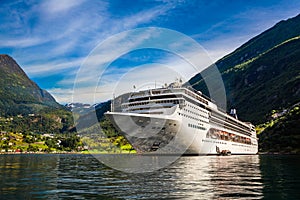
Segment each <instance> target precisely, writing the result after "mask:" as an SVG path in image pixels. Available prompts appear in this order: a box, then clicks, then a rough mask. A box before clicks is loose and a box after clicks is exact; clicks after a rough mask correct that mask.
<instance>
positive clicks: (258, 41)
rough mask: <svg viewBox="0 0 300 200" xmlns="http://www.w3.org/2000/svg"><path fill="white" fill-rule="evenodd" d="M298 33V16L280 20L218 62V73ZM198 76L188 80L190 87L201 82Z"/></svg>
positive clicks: (299, 27) (299, 22)
mask: <svg viewBox="0 0 300 200" xmlns="http://www.w3.org/2000/svg"><path fill="white" fill-rule="evenodd" d="M299 33H300V14H299V15H297V16H296V17H294V18H291V19H288V20H282V21H280V22H279V23H277V24H276V25H275V26H273V27H272V28H270V29H268V30H266V31H264V32H263V33H261V34H259V35H258V36H256V37H254V38H252V39H251V40H249V41H248V42H246V43H245V44H243V45H242V46H241V47H239V48H238V49H236V50H235V51H233V52H232V53H230V54H228V55H226V56H225V57H223V58H221V59H220V60H218V61H217V62H216V63H215V64H216V65H217V67H218V69H219V70H220V72H224V71H226V70H227V69H229V68H232V67H234V66H236V65H239V64H241V63H244V62H246V61H248V60H251V59H252V58H255V57H256V56H258V55H260V54H261V53H264V52H266V51H268V50H269V49H271V48H273V47H275V46H276V45H279V44H281V43H283V42H284V41H286V40H288V39H290V38H294V37H297V36H299ZM201 79H202V78H201V76H200V74H198V75H196V76H195V77H192V78H191V79H190V80H189V83H190V84H191V85H195V86H197V84H198V83H197V82H199V81H200V80H201Z"/></svg>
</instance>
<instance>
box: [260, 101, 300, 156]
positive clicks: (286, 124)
mask: <svg viewBox="0 0 300 200" xmlns="http://www.w3.org/2000/svg"><path fill="white" fill-rule="evenodd" d="M276 114H278V113H274V114H273V118H272V120H270V121H269V122H267V123H265V124H263V125H260V126H259V128H260V129H262V130H261V132H260V133H259V135H258V137H259V141H260V142H259V149H260V151H262V152H282V153H285V152H287V153H288V152H292V153H300V147H299V144H300V134H299V132H300V106H299V104H298V105H295V106H292V108H291V109H288V110H284V111H282V112H280V113H279V114H280V116H278V117H277V116H276Z"/></svg>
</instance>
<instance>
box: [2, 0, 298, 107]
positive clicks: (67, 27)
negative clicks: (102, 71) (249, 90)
mask: <svg viewBox="0 0 300 200" xmlns="http://www.w3.org/2000/svg"><path fill="white" fill-rule="evenodd" d="M0 5H1V6H0V17H1V23H0V54H9V55H11V56H12V57H13V58H14V59H15V60H16V61H17V62H18V63H19V65H20V66H21V67H22V68H23V69H24V71H25V72H26V73H27V74H28V76H29V77H30V78H31V79H33V80H34V81H35V82H36V83H37V84H38V85H39V86H40V87H42V88H44V89H47V90H48V91H49V92H50V93H51V94H52V95H53V96H54V97H55V98H56V100H57V101H58V102H60V103H66V102H71V101H72V93H73V86H74V81H75V78H76V74H77V73H78V70H79V69H80V66H81V65H82V63H83V61H84V60H86V58H87V56H88V55H89V54H90V52H91V51H92V50H93V49H94V48H95V47H96V46H97V45H99V44H101V42H103V41H105V40H106V39H107V38H109V37H111V36H113V35H115V34H118V33H120V32H123V31H128V30H131V29H135V28H142V27H162V28H167V29H171V30H175V31H178V32H180V33H183V34H185V35H187V36H189V37H191V38H192V39H194V40H196V41H197V42H198V43H199V44H200V45H202V47H203V48H204V49H205V51H206V52H207V54H208V56H209V57H210V59H211V61H212V62H213V61H216V60H218V59H219V58H221V57H223V56H225V55H226V54H228V53H230V52H232V51H233V50H234V49H236V48H237V47H239V46H240V45H241V44H243V43H245V42H246V41H248V40H249V39H251V38H252V37H254V36H255V35H257V34H259V33H261V32H263V31H264V30H266V29H268V28H270V27H272V26H273V25H274V24H275V23H277V22H278V21H280V20H284V19H287V18H290V17H294V16H296V15H297V14H299V8H300V1H299V0H297V1H295V0H290V1H285V0H282V1H278V0H277V1H276V0H273V1H272V0H266V1H261V0H260V1H242V0H241V1H238V0H236V1H230V0H227V1H225V0H223V1H221V0H214V1H210V0H199V1H192V0H189V1H188V0H186V1H185V0H181V1H180V0H179V1H166V0H157V1H149V0H143V1H134V0H112V1H100V0H99V1H96V0H76V1H75V0H48V1H39V0H37V1H31V0H29V1H26V2H23V1H11V0H7V1H1V2H0ZM173 57H174V58H173ZM162 60H164V61H163V62H162ZM174 60H175V56H174V55H170V53H166V52H162V51H159V50H152V51H149V50H145V51H135V52H132V53H128V54H126V55H123V56H120V58H118V59H117V60H115V61H114V62H113V63H112V64H111V68H110V70H108V72H107V73H106V74H109V76H107V78H109V79H110V82H103V81H102V82H103V84H106V85H105V86H106V90H107V88H112V85H110V84H112V82H117V81H118V80H119V79H120V77H122V76H123V75H124V74H123V75H122V72H124V70H123V69H124V68H126V67H129V68H130V67H133V68H132V69H131V71H136V74H138V75H139V76H137V75H135V76H133V74H131V75H128V77H127V79H129V77H130V80H131V84H141V80H137V79H139V77H143V78H145V77H144V76H141V73H146V75H148V76H149V77H151V78H152V79H154V78H153V77H154V76H155V79H159V78H164V76H165V74H166V73H168V72H167V71H165V72H164V70H159V69H161V65H168V62H171V63H172V64H173V65H174V63H175V62H174ZM158 61H161V62H159V63H160V64H157V65H155V66H154V65H151V67H152V68H151V67H150V68H149V66H148V65H147V64H149V63H157V62H158ZM176 65H180V66H181V68H184V63H181V61H176ZM136 66H139V68H134V67H136ZM141 69H145V70H144V72H141ZM127 72H128V70H127V71H126V73H127ZM158 72H159V73H158ZM175 75H176V73H175V74H171V75H170V77H172V76H175ZM179 75H180V74H179ZM190 75H191V76H192V75H194V74H193V73H191V74H190ZM123 77H124V76H123ZM125 78H126V77H125ZM165 79H166V80H165V81H169V79H167V78H165ZM100 82H101V81H100ZM134 82H136V83H134ZM114 87H115V86H114ZM83 90H84V88H83ZM100 93H101V92H100ZM111 93H112V92H111V91H108V92H107V94H108V95H111ZM97 98H98V97H97ZM105 98H107V96H105V97H104V96H102V97H99V98H98V99H96V100H94V101H101V100H104V99H105ZM78 100H80V101H83V102H89V103H93V102H92V101H91V100H89V99H88V98H86V99H84V98H82V99H78Z"/></svg>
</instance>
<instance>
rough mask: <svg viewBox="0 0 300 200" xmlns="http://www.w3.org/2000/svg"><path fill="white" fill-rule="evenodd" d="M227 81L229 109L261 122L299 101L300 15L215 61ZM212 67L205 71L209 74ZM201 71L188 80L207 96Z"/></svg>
mask: <svg viewBox="0 0 300 200" xmlns="http://www.w3.org/2000/svg"><path fill="white" fill-rule="evenodd" d="M216 66H217V67H218V69H219V71H220V73H221V75H222V79H223V81H224V85H225V90H226V96H227V108H228V109H230V108H236V109H237V111H238V115H239V117H240V119H242V120H246V121H251V122H253V123H254V124H260V123H263V122H265V121H267V120H268V117H269V115H270V113H271V111H272V110H277V109H283V108H287V107H289V106H291V105H293V104H295V103H297V102H299V101H300V89H299V88H300V15H298V16H296V17H294V18H291V19H288V20H284V21H281V22H279V23H277V24H276V25H275V26H274V27H272V28H270V29H268V30H266V31H264V32H263V33H261V34H259V35H258V36H256V37H254V38H253V39H251V40H249V41H248V42H246V43H245V44H244V45H242V46H241V47H239V48H238V49H236V50H235V51H234V52H232V53H230V54H229V55H227V56H225V57H223V58H222V59H220V60H219V61H217V62H216ZM209 70H211V67H209V68H207V69H206V70H205V72H204V73H202V74H208V75H207V76H209V73H207V72H209ZM204 78H207V77H202V76H201V74H200V73H199V74H197V75H196V76H194V77H193V78H191V79H190V80H189V84H191V85H192V86H193V87H194V88H195V89H197V90H200V91H202V92H203V93H204V94H206V95H208V96H209V94H208V92H207V88H206V85H205V82H204Z"/></svg>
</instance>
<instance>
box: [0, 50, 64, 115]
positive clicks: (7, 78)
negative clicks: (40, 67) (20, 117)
mask: <svg viewBox="0 0 300 200" xmlns="http://www.w3.org/2000/svg"><path fill="white" fill-rule="evenodd" d="M47 107H51V108H60V107H61V106H60V105H59V104H58V103H57V102H56V101H55V99H54V98H53V97H52V96H51V95H50V94H49V93H48V92H47V91H45V90H42V89H41V88H39V87H38V85H37V84H36V83H34V82H33V81H31V80H30V79H29V78H28V76H27V75H26V74H25V72H24V71H23V70H22V69H21V68H20V66H19V65H18V64H17V63H16V61H15V60H14V59H13V58H11V57H10V56H8V55H0V115H2V116H3V115H17V114H29V113H37V112H39V110H41V109H44V108H47Z"/></svg>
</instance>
